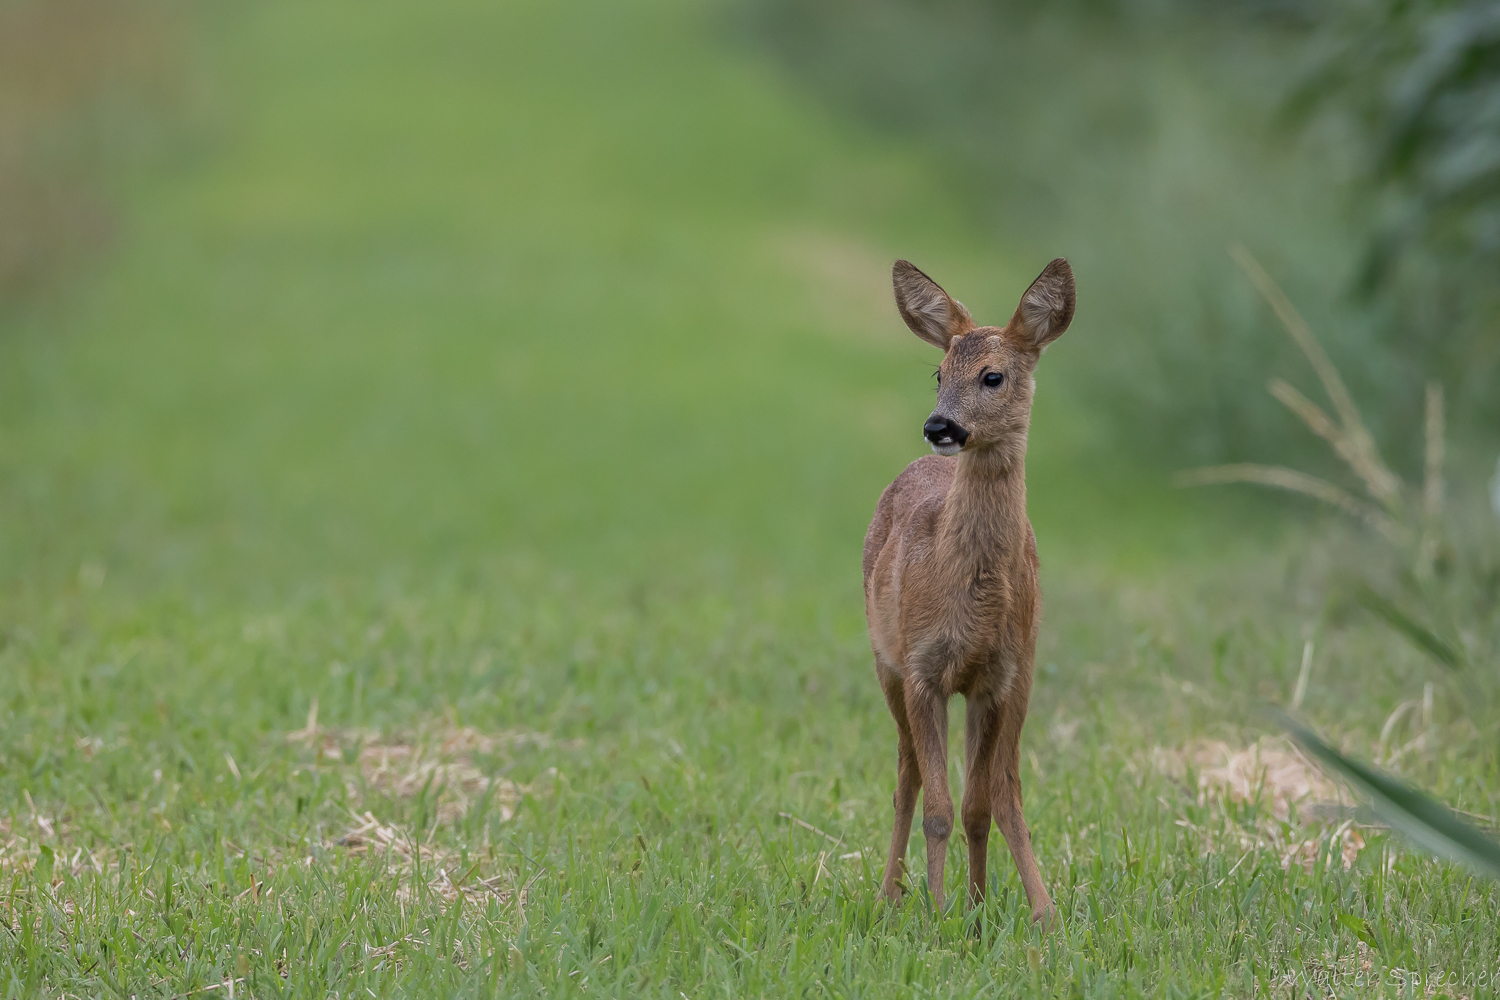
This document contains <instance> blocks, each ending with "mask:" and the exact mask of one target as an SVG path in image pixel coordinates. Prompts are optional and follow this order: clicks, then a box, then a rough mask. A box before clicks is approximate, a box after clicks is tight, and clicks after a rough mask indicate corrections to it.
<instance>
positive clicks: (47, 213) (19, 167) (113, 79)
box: [0, 0, 180, 305]
mask: <svg viewBox="0 0 1500 1000" xmlns="http://www.w3.org/2000/svg"><path fill="white" fill-rule="evenodd" d="M162 15H163V12H162V11H161V10H160V9H159V4H154V3H148V2H145V0H0V305H4V304H6V303H13V302H16V301H18V300H22V299H24V298H27V297H29V296H30V295H31V294H33V293H35V292H36V291H37V290H38V289H40V288H42V287H45V286H46V284H47V282H48V281H49V280H50V279H51V278H53V277H54V276H55V275H56V274H57V273H58V271H59V270H60V269H61V268H63V267H65V266H66V265H67V264H68V263H69V262H74V261H77V260H80V259H84V258H87V257H88V256H89V255H90V254H92V253H94V252H96V251H97V250H98V249H99V248H100V247H102V246H104V245H106V244H107V243H108V242H109V238H110V234H111V231H112V229H113V212H112V211H111V210H110V208H109V203H110V196H109V191H108V190H107V189H108V180H107V179H106V177H105V174H106V172H107V169H106V168H107V165H112V164H118V163H119V162H120V160H121V157H122V155H128V154H129V153H130V151H131V148H132V147H136V146H139V145H140V144H141V143H142V141H143V140H146V141H149V139H150V136H151V133H152V129H151V128H150V127H149V123H150V121H151V119H150V118H149V116H145V115H142V114H140V111H141V108H142V105H143V104H145V105H150V106H151V107H153V108H158V107H159V106H160V103H161V100H162V98H164V97H166V96H167V95H168V94H170V93H172V92H173V91H174V90H175V88H176V86H177V84H178V70H179V69H180V67H179V66H178V64H177V62H176V60H175V59H174V58H173V53H174V49H175V37H174V31H173V29H172V20H171V19H170V18H167V17H164V16H162Z"/></svg>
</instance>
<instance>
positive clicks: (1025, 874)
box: [994, 691, 1057, 925]
mask: <svg viewBox="0 0 1500 1000" xmlns="http://www.w3.org/2000/svg"><path fill="white" fill-rule="evenodd" d="M1020 693H1021V695H1022V697H1021V698H1019V699H1015V698H1012V700H1011V701H1010V702H1009V703H1008V704H1006V705H1005V706H1003V708H1002V710H1001V713H1000V740H999V745H998V746H997V747H996V748H995V750H996V753H995V782H994V789H995V799H994V808H995V824H996V825H997V826H999V827H1000V832H1001V833H1002V834H1004V835H1005V843H1006V845H1007V846H1008V847H1009V848H1010V856H1011V858H1012V859H1014V860H1015V862H1016V870H1017V871H1018V872H1019V873H1020V875H1021V885H1022V887H1024V888H1025V890H1026V901H1027V902H1028V903H1030V904H1031V919H1032V921H1033V922H1036V921H1042V922H1043V923H1045V924H1048V925H1050V924H1051V923H1052V922H1053V919H1054V917H1055V916H1056V913H1057V910H1056V908H1055V907H1053V905H1052V897H1051V896H1049V895H1047V887H1046V886H1045V885H1043V884H1042V873H1041V869H1040V868H1038V867H1037V863H1036V855H1035V854H1034V853H1032V850H1031V831H1030V830H1028V829H1027V828H1026V820H1025V819H1024V818H1023V817H1022V815H1021V726H1022V724H1023V723H1024V722H1025V721H1026V701H1025V697H1024V696H1025V694H1026V693H1028V692H1025V691H1023V692H1020Z"/></svg>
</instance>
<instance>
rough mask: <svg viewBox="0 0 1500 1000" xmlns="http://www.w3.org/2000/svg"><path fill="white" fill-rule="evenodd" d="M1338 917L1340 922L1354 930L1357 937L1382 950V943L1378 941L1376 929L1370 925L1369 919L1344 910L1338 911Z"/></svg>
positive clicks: (1377, 949)
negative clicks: (1343, 911)
mask: <svg viewBox="0 0 1500 1000" xmlns="http://www.w3.org/2000/svg"><path fill="white" fill-rule="evenodd" d="M1336 917H1337V919H1338V922H1339V923H1340V924H1342V925H1344V926H1345V927H1346V928H1348V929H1349V930H1351V931H1353V932H1354V936H1355V937H1357V938H1359V939H1360V940H1361V941H1363V942H1364V943H1365V944H1367V945H1369V946H1370V947H1371V948H1374V949H1375V950H1376V951H1379V950H1380V945H1379V944H1378V943H1376V940H1375V929H1374V928H1373V927H1371V926H1370V922H1369V921H1368V920H1364V919H1362V918H1360V917H1356V916H1355V915H1354V914H1352V913H1342V912H1341V913H1338V914H1337V915H1336Z"/></svg>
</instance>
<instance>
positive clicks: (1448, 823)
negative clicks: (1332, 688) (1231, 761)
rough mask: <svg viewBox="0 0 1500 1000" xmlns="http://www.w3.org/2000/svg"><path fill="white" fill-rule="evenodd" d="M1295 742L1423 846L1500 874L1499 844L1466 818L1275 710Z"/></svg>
mask: <svg viewBox="0 0 1500 1000" xmlns="http://www.w3.org/2000/svg"><path fill="white" fill-rule="evenodd" d="M1276 718H1277V721H1279V722H1280V723H1281V724H1282V725H1283V726H1285V727H1286V728H1287V730H1288V731H1289V732H1290V733H1291V734H1292V738H1293V739H1294V740H1296V741H1297V744H1298V745H1299V746H1301V747H1302V749H1304V750H1306V751H1307V752H1308V753H1309V754H1311V755H1312V756H1313V757H1314V758H1315V759H1316V760H1317V761H1318V763H1319V764H1321V765H1322V766H1323V767H1324V768H1326V769H1328V770H1329V771H1332V772H1334V773H1337V774H1338V775H1340V776H1342V777H1343V778H1344V779H1345V780H1346V781H1348V782H1349V784H1350V785H1352V786H1353V787H1354V790H1355V791H1356V792H1358V793H1359V794H1361V795H1363V796H1364V797H1365V798H1366V799H1368V800H1369V801H1370V805H1371V807H1372V808H1373V809H1374V810H1375V813H1376V815H1378V816H1379V817H1380V818H1381V819H1383V820H1385V821H1386V822H1387V823H1389V824H1390V825H1391V827H1392V828H1393V829H1395V830H1398V831H1400V832H1401V833H1403V834H1405V835H1406V836H1407V837H1409V838H1410V839H1411V840H1412V841H1414V842H1415V843H1417V844H1418V845H1420V846H1421V847H1423V848H1425V849H1427V850H1429V851H1431V852H1432V853H1433V854H1436V855H1437V856H1439V857H1442V858H1447V859H1448V860H1450V861H1457V862H1459V863H1461V864H1464V865H1467V866H1468V867H1470V868H1472V869H1473V870H1475V871H1477V872H1479V873H1480V874H1483V875H1488V876H1489V877H1490V878H1494V879H1500V843H1496V842H1495V841H1493V840H1491V839H1490V838H1489V837H1487V836H1485V835H1484V834H1483V833H1482V832H1480V831H1479V830H1478V829H1477V828H1475V827H1473V826H1471V825H1470V824H1468V823H1466V822H1464V821H1463V820H1462V819H1460V818H1459V817H1458V815H1457V814H1456V813H1454V812H1453V810H1451V809H1449V808H1448V807H1447V806H1445V805H1443V804H1442V803H1441V802H1438V801H1437V800H1436V799H1434V798H1432V797H1431V796H1428V795H1426V794H1424V793H1422V792H1419V791H1417V790H1416V789H1415V788H1412V787H1411V786H1409V785H1406V784H1404V783H1402V782H1400V781H1397V780H1396V779H1394V778H1392V777H1390V776H1389V775H1387V774H1384V773H1382V772H1380V771H1377V770H1375V769H1374V768H1371V767H1367V766H1365V765H1364V764H1361V763H1359V762H1358V761H1354V760H1350V759H1349V758H1347V757H1345V756H1344V755H1343V754H1341V753H1339V752H1338V751H1337V750H1335V749H1334V748H1333V747H1331V746H1329V745H1328V744H1327V743H1325V742H1323V740H1322V739H1321V738H1320V737H1319V736H1318V735H1317V734H1316V733H1314V732H1313V731H1312V730H1311V729H1309V728H1308V727H1307V726H1305V725H1303V724H1302V723H1301V722H1300V721H1298V720H1297V719H1296V718H1295V717H1294V716H1291V715H1288V714H1287V713H1285V712H1277V713H1276Z"/></svg>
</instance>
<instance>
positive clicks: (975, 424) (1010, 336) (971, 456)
mask: <svg viewBox="0 0 1500 1000" xmlns="http://www.w3.org/2000/svg"><path fill="white" fill-rule="evenodd" d="M892 277H893V281H894V284H895V289H896V305H897V308H898V309H899V310H900V312H901V317H902V318H903V319H904V320H905V321H906V324H907V326H909V327H910V328H911V330H912V332H913V333H915V334H916V335H917V336H918V337H920V338H922V339H923V340H925V341H927V342H928V343H931V344H933V345H934V346H937V347H940V348H942V349H943V352H944V355H943V361H942V364H941V366H940V367H939V369H938V380H939V382H938V398H937V407H936V408H935V409H934V410H933V414H932V416H931V417H930V418H929V419H928V421H927V425H926V427H925V428H924V431H925V433H926V436H927V438H928V440H929V442H931V444H932V446H933V450H934V451H936V452H938V454H936V455H928V456H926V457H923V458H919V459H917V460H916V461H915V462H913V463H911V465H909V466H907V468H906V471H905V472H903V473H901V475H900V476H898V477H897V478H896V481H895V482H893V483H891V485H890V486H888V487H887V488H886V490H885V492H884V493H882V494H881V496H880V504H879V506H878V507H876V509H875V518H874V520H873V521H871V522H870V530H869V533H868V534H867V535H866V536H865V552H864V576H865V614H866V616H867V617H868V619H869V623H870V644H871V646H872V647H873V648H874V652H875V671H876V674H877V675H878V676H879V678H880V686H881V688H882V689H883V690H884V691H885V698H886V703H887V704H888V705H889V706H890V710H891V715H892V716H894V717H895V720H896V729H897V734H898V744H899V747H898V757H897V768H896V794H895V797H894V802H895V807H896V825H895V830H894V831H893V833H892V835H891V849H890V854H889V855H888V857H887V859H886V866H885V877H884V878H883V880H882V883H881V892H882V894H883V895H884V896H886V897H887V898H889V899H898V898H899V897H900V894H901V886H900V883H899V881H898V880H899V878H900V876H901V872H902V860H903V858H904V857H905V856H906V847H907V841H908V840H909V839H910V836H911V824H912V816H913V813H914V811H915V809H916V802H917V792H918V790H919V789H921V790H923V795H922V830H923V833H924V834H925V835H926V840H927V888H928V890H929V892H930V893H931V895H932V897H933V899H934V901H935V902H936V903H937V906H938V907H939V909H941V908H942V906H943V863H944V860H945V858H946V856H947V847H948V837H949V835H950V834H951V833H952V830H953V797H952V795H951V794H950V793H949V791H948V699H949V698H950V697H951V696H952V695H954V694H961V695H963V696H964V698H965V700H966V701H967V703H968V711H967V717H966V722H965V727H964V728H965V733H964V760H965V764H966V767H967V773H966V776H965V781H964V799H963V804H962V812H961V818H962V820H963V827H964V834H965V836H966V837H967V839H968V845H969V899H970V901H971V903H973V904H974V905H978V904H979V903H980V902H982V901H983V899H984V889H985V849H986V846H987V844H988V841H989V833H990V820H991V818H993V819H994V821H995V823H996V824H997V825H998V826H999V827H1000V832H1001V833H1002V834H1003V835H1004V837H1005V842H1006V844H1007V845H1008V846H1009V847H1010V853H1011V857H1012V858H1014V859H1015V863H1016V868H1017V869H1018V870H1019V872H1020V875H1021V883H1022V885H1023V886H1024V887H1025V889H1026V899H1027V901H1028V902H1029V903H1030V905H1031V916H1032V919H1033V920H1049V921H1050V918H1051V915H1052V913H1053V907H1052V899H1051V897H1050V896H1048V895H1047V889H1046V887H1045V886H1044V885H1043V884H1042V877H1041V873H1040V871H1039V870H1038V868H1037V863H1036V857H1035V855H1034V854H1033V853H1032V849H1031V833H1030V831H1029V830H1028V829H1027V827H1026V823H1025V821H1024V820H1023V819H1022V816H1021V771H1020V739H1021V726H1022V724H1023V723H1024V722H1025V721H1026V706H1027V701H1028V700H1029V699H1030V696H1031V678H1032V658H1033V656H1034V654H1035V651H1036V637H1037V626H1038V624H1039V622H1040V619H1041V611H1042V597H1041V590H1040V588H1039V586H1038V583H1037V572H1038V565H1039V564H1038V562H1037V554H1036V537H1035V535H1034V534H1033V533H1032V530H1031V522H1030V521H1029V520H1027V517H1026V466H1025V459H1026V435H1027V431H1028V429H1029V428H1030V424H1031V401H1032V393H1033V391H1034V388H1035V384H1034V382H1033V380H1032V372H1033V370H1034V369H1035V368H1036V363H1037V360H1038V359H1039V358H1040V357H1041V352H1042V349H1043V348H1044V347H1046V346H1047V344H1049V343H1050V342H1051V341H1053V340H1054V339H1056V338H1057V337H1059V336H1060V335H1061V334H1062V333H1063V331H1064V330H1066V329H1067V327H1068V324H1069V322H1071V321H1072V318H1073V305H1074V289H1073V272H1072V269H1071V268H1069V267H1068V262H1067V261H1066V260H1063V259H1061V258H1059V259H1058V260H1054V261H1053V262H1052V263H1050V264H1048V265H1047V267H1046V269H1045V270H1044V271H1042V273H1041V275H1040V276H1039V277H1038V278H1037V279H1036V281H1034V282H1033V283H1032V285H1031V287H1030V288H1028V289H1027V290H1026V293H1025V295H1023V296H1022V297H1021V302H1020V305H1019V306H1018V307H1017V308H1016V312H1015V315H1013V316H1012V317H1011V319H1010V322H1009V323H1008V324H1006V325H1005V326H1004V327H1003V328H1001V327H990V326H985V327H976V326H975V325H974V321H973V319H971V318H970V316H969V313H968V310H966V309H965V308H964V307H963V305H962V304H961V303H959V302H957V301H955V300H954V299H953V298H951V297H950V296H949V295H948V294H947V293H946V292H944V291H943V289H942V288H941V287H939V286H938V284H937V283H936V282H935V281H933V280H932V279H931V278H929V277H927V275H925V274H923V273H922V272H921V271H919V270H917V268H916V267H914V266H912V265H911V264H909V263H907V262H906V261H904V260H898V261H897V262H896V265H895V268H894V271H893V275H892Z"/></svg>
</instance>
